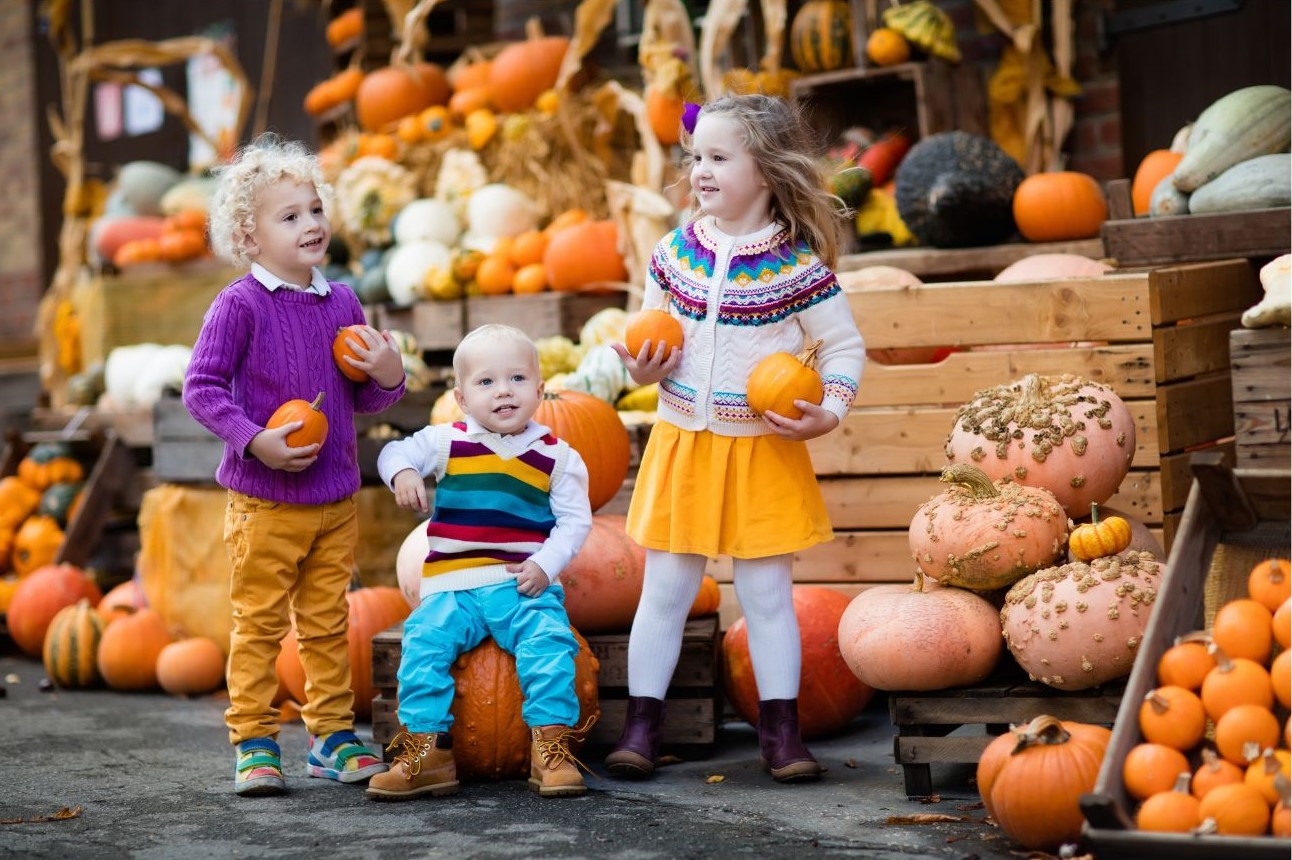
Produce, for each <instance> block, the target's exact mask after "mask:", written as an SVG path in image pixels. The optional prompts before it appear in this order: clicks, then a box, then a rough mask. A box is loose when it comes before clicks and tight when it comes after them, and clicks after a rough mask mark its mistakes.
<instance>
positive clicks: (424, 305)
mask: <svg viewBox="0 0 1292 860" xmlns="http://www.w3.org/2000/svg"><path fill="white" fill-rule="evenodd" d="M369 319H370V320H375V321H374V322H373V323H372V324H373V326H375V327H376V328H380V329H396V330H399V331H406V332H408V333H409V334H411V335H412V336H413V337H414V338H416V339H417V346H418V348H419V349H422V350H428V351H432V352H434V351H442V350H451V349H453V348H454V347H456V346H457V345H458V342H459V341H461V340H462V335H464V334H465V333H466V302H465V301H452V302H417V303H415V304H413V305H410V306H409V307H406V308H397V307H393V306H391V305H377V306H376V315H375V317H370V318H369Z"/></svg>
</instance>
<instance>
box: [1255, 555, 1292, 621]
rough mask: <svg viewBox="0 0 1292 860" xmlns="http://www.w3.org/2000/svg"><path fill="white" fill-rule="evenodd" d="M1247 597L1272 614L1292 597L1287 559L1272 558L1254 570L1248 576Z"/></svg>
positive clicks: (1291, 581)
mask: <svg viewBox="0 0 1292 860" xmlns="http://www.w3.org/2000/svg"><path fill="white" fill-rule="evenodd" d="M1247 595H1248V596H1249V597H1250V598H1251V599H1252V600H1255V601H1256V602H1257V603H1259V604H1261V605H1262V606H1264V607H1265V608H1266V609H1268V610H1269V611H1270V612H1277V611H1278V608H1279V607H1280V606H1282V605H1283V602H1284V601H1285V600H1287V599H1288V598H1289V597H1292V576H1290V575H1289V567H1288V560H1287V559H1286V558H1271V559H1268V560H1266V561H1263V562H1261V563H1260V564H1258V565H1256V566H1255V567H1253V568H1252V572H1251V573H1249V574H1248V575H1247Z"/></svg>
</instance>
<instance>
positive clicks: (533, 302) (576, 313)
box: [465, 291, 628, 341]
mask: <svg viewBox="0 0 1292 860" xmlns="http://www.w3.org/2000/svg"><path fill="white" fill-rule="evenodd" d="M627 298H628V294H627V293H625V292H622V291H616V292H611V293H535V294H533V295H527V296H514V295H513V296H473V297H471V298H469V299H467V301H466V326H465V331H468V332H469V331H471V330H472V329H477V328H479V327H480V326H482V325H487V324H490V323H501V324H503V325H512V326H515V327H516V328H518V329H520V330H521V331H523V332H525V334H527V335H529V336H530V337H532V338H540V337H554V336H556V335H565V336H566V337H568V338H569V339H570V340H574V341H577V340H578V339H579V329H581V328H583V324H584V323H585V322H587V321H588V319H589V318H590V317H591V316H592V315H593V314H595V313H596V312H597V311H600V310H605V309H606V308H622V307H624V305H625V302H626V301H627Z"/></svg>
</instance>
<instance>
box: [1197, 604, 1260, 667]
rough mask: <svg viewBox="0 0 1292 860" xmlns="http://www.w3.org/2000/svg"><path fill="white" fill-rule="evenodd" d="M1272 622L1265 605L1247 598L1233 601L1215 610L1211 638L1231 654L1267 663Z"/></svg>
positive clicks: (1231, 655) (1221, 648)
mask: <svg viewBox="0 0 1292 860" xmlns="http://www.w3.org/2000/svg"><path fill="white" fill-rule="evenodd" d="M1273 622H1274V616H1273V614H1272V613H1271V612H1270V610H1268V609H1266V608H1265V606H1264V604H1261V603H1257V602H1256V601H1255V600H1251V599H1248V598H1243V599H1239V600H1231V601H1229V602H1228V603H1226V604H1225V605H1224V606H1222V607H1220V609H1219V610H1217V612H1216V617H1215V619H1214V620H1213V621H1212V623H1211V641H1213V642H1215V643H1216V646H1217V647H1218V648H1220V650H1222V651H1224V652H1225V653H1226V654H1228V655H1229V656H1230V657H1245V658H1246V659H1248V660H1254V661H1256V662H1257V663H1265V662H1267V661H1268V660H1269V658H1270V649H1271V647H1272V645H1273V636H1274V630H1273Z"/></svg>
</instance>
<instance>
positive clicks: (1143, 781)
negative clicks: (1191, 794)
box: [1122, 743, 1189, 800]
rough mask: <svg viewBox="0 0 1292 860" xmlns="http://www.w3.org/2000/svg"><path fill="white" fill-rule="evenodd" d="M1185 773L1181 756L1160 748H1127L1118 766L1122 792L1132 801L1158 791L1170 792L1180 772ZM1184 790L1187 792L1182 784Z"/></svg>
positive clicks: (1149, 746) (1164, 747) (1147, 746)
mask: <svg viewBox="0 0 1292 860" xmlns="http://www.w3.org/2000/svg"><path fill="white" fill-rule="evenodd" d="M1188 771H1189V760H1188V759H1187V758H1185V757H1184V753H1182V752H1180V751H1179V750H1177V749H1172V748H1171V747H1168V746H1164V745H1162V744H1150V743H1142V744H1136V745H1135V746H1133V747H1131V749H1130V752H1128V753H1126V759H1125V760H1124V761H1123V762H1122V781H1123V782H1124V783H1125V784H1126V792H1127V793H1128V794H1129V795H1130V796H1131V797H1133V798H1135V799H1136V800H1145V799H1147V798H1149V797H1151V796H1153V795H1154V794H1157V793H1158V792H1161V791H1170V790H1171V787H1172V786H1174V785H1175V783H1176V780H1177V778H1178V777H1179V776H1180V774H1181V773H1182V772H1184V773H1187V772H1188ZM1185 790H1186V791H1187V790H1188V786H1187V783H1186V788H1185Z"/></svg>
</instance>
